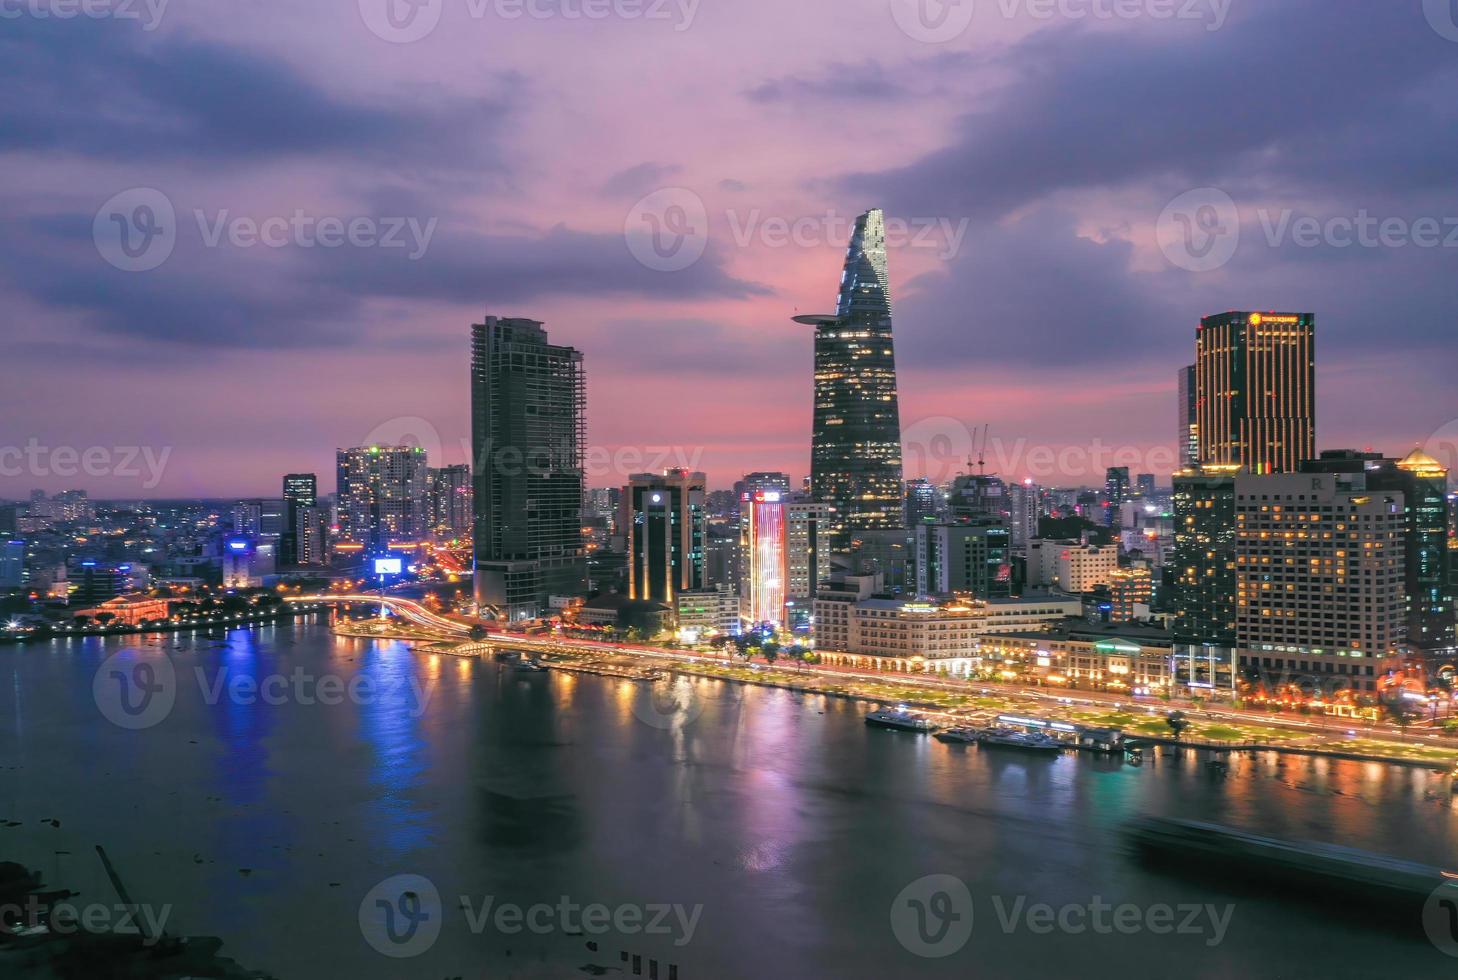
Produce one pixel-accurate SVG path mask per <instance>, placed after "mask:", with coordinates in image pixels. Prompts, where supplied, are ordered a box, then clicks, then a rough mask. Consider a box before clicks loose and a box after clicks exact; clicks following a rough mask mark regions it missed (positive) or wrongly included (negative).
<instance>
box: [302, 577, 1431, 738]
mask: <svg viewBox="0 0 1458 980" xmlns="http://www.w3.org/2000/svg"><path fill="white" fill-rule="evenodd" d="M286 601H288V602H333V603H339V604H341V605H353V604H371V605H380V604H383V605H385V606H386V607H388V608H389V609H390V610H391V611H393V612H394V613H395V614H396V615H397V616H399V617H400V618H402V619H405V620H407V621H409V622H412V623H415V624H417V625H420V626H424V627H427V628H429V629H433V630H439V631H441V632H444V633H446V634H447V635H449V636H456V637H460V638H462V639H465V638H468V637H469V636H470V635H471V629H472V627H471V626H470V624H468V623H463V622H460V621H458V620H454V619H449V618H447V617H445V616H442V615H440V614H438V613H434V612H431V611H430V610H429V609H427V608H426V607H425V606H423V605H422V604H420V603H419V602H416V601H415V600H413V599H401V598H398V597H395V596H388V595H387V596H384V597H383V598H382V597H381V596H379V595H378V594H376V595H370V594H364V593H361V594H349V595H316V596H290V597H289V598H288V599H287V600H286ZM485 641H486V642H488V643H498V644H502V645H508V644H509V645H510V646H513V647H518V648H524V649H539V650H542V651H543V652H550V651H552V650H566V651H568V652H574V653H600V654H618V655H623V654H628V655H632V656H636V657H648V658H652V659H654V660H662V661H672V662H677V663H705V664H722V663H724V662H725V661H726V660H729V659H730V657H728V656H726V655H723V654H717V653H716V654H709V655H705V654H700V653H692V652H689V651H685V650H665V649H663V648H661V647H650V646H642V645H639V644H631V643H610V642H605V641H602V640H582V639H575V638H569V637H559V636H550V637H544V636H526V635H522V634H518V633H502V632H488V633H487V636H486V638H485ZM761 663H763V662H762V661H761ZM782 669H786V670H793V671H795V672H797V673H804V674H811V675H818V676H822V677H839V678H844V679H855V680H864V681H873V682H875V683H879V684H900V685H904V686H907V687H921V688H927V687H935V688H940V689H945V690H948V691H956V692H957V693H961V694H965V693H968V691H969V690H970V691H974V692H977V693H981V694H985V695H987V696H988V697H1007V698H1014V699H1022V700H1025V701H1028V702H1029V703H1030V705H1036V704H1037V703H1038V702H1041V703H1043V704H1046V705H1048V706H1049V707H1054V706H1057V705H1080V706H1088V707H1098V708H1122V709H1128V710H1133V711H1141V712H1146V713H1156V714H1163V713H1165V712H1167V711H1172V710H1175V709H1180V710H1182V711H1184V712H1185V713H1186V714H1188V715H1190V716H1191V717H1192V718H1197V719H1201V720H1205V721H1224V722H1229V723H1232V724H1242V723H1243V724H1248V725H1249V724H1258V725H1264V726H1268V727H1271V728H1282V729H1288V730H1292V731H1300V732H1308V733H1310V734H1312V735H1327V736H1332V737H1337V738H1341V737H1346V736H1349V735H1353V734H1355V735H1358V736H1364V737H1369V738H1380V739H1384V740H1387V741H1399V742H1405V743H1408V744H1412V745H1430V746H1433V747H1434V748H1453V749H1458V738H1454V737H1451V736H1445V735H1438V734H1435V733H1421V734H1404V733H1402V732H1400V731H1398V730H1397V729H1396V728H1392V727H1389V726H1374V725H1357V724H1356V723H1354V722H1353V721H1351V720H1349V719H1346V720H1343V719H1328V718H1292V717H1289V716H1283V715H1273V714H1271V713H1269V712H1266V711H1254V710H1248V709H1242V708H1234V707H1230V706H1228V705H1213V706H1209V705H1207V706H1196V705H1194V704H1193V703H1192V702H1182V701H1164V700H1163V699H1160V698H1137V697H1131V696H1129V695H1118V694H1105V693H1101V692H1097V691H1077V692H1057V693H1052V692H1050V691H1048V690H1047V689H1046V688H1039V687H1025V686H1020V685H1011V684H998V685H995V686H987V687H982V686H979V685H978V683H977V682H975V681H972V682H968V681H957V680H948V679H944V678H940V677H935V676H931V675H926V674H889V673H880V672H875V671H859V670H856V669H854V668H850V667H830V666H825V665H817V666H813V667H800V666H795V667H789V666H786V667H785V668H782Z"/></svg>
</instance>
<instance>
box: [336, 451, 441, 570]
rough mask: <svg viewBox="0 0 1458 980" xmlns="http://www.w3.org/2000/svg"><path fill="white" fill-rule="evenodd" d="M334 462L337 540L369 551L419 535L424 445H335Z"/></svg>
mask: <svg viewBox="0 0 1458 980" xmlns="http://www.w3.org/2000/svg"><path fill="white" fill-rule="evenodd" d="M336 460H337V465H338V472H337V479H338V484H337V485H338V493H337V494H336V497H335V500H336V503H337V504H338V508H339V538H340V540H341V541H342V542H347V543H349V544H352V545H358V546H360V547H362V548H364V549H366V550H367V551H371V552H375V551H383V550H385V549H386V548H388V547H389V546H390V545H392V544H394V543H396V542H405V541H419V540H421V539H423V538H424V537H425V533H426V525H427V523H428V522H427V518H426V486H427V470H428V469H429V467H428V466H427V464H426V458H425V450H424V449H421V448H420V447H419V446H357V447H355V448H353V449H340V450H339V451H338V452H337V454H336Z"/></svg>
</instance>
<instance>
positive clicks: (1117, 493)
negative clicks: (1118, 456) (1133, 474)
mask: <svg viewBox="0 0 1458 980" xmlns="http://www.w3.org/2000/svg"><path fill="white" fill-rule="evenodd" d="M1128 499H1129V467H1127V466H1110V467H1109V468H1108V469H1107V470H1105V471H1104V503H1105V505H1106V506H1107V507H1108V510H1107V511H1106V514H1107V523H1108V524H1110V525H1114V524H1118V523H1119V508H1121V507H1123V506H1124V501H1126V500H1128Z"/></svg>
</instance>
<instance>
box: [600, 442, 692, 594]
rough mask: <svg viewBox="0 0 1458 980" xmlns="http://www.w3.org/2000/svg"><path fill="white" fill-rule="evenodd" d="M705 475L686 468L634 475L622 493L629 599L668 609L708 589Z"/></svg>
mask: <svg viewBox="0 0 1458 980" xmlns="http://www.w3.org/2000/svg"><path fill="white" fill-rule="evenodd" d="M706 498H707V493H706V490H705V477H704V474H702V473H690V472H689V471H688V470H684V469H671V470H668V471H667V472H665V473H664V474H662V475H661V476H660V475H658V474H654V473H637V474H634V475H633V476H631V477H630V478H629V484H628V486H627V487H625V488H624V489H623V492H622V495H621V498H620V499H621V506H622V509H623V513H622V516H621V518H620V525H621V527H622V528H623V532H624V535H625V538H626V543H627V554H628V595H629V596H630V597H632V598H634V599H653V600H656V601H658V602H662V603H666V604H669V605H671V604H672V603H673V601H674V596H675V595H677V594H678V593H679V592H683V591H686V590H698V589H704V588H706V587H707V586H708V522H709V514H708V506H707V499H706Z"/></svg>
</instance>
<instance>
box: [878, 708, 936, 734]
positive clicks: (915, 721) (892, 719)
mask: <svg viewBox="0 0 1458 980" xmlns="http://www.w3.org/2000/svg"><path fill="white" fill-rule="evenodd" d="M866 724H867V725H870V726H871V727H873V728H894V729H896V730H897V731H903V732H934V731H936V730H937V726H936V725H934V724H932V722H930V721H928V720H927V717H926V716H925V715H919V714H917V713H916V712H914V711H907V710H906V708H905V706H901V707H898V708H878V709H876V710H875V711H872V712H871V713H870V714H868V715H866Z"/></svg>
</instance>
